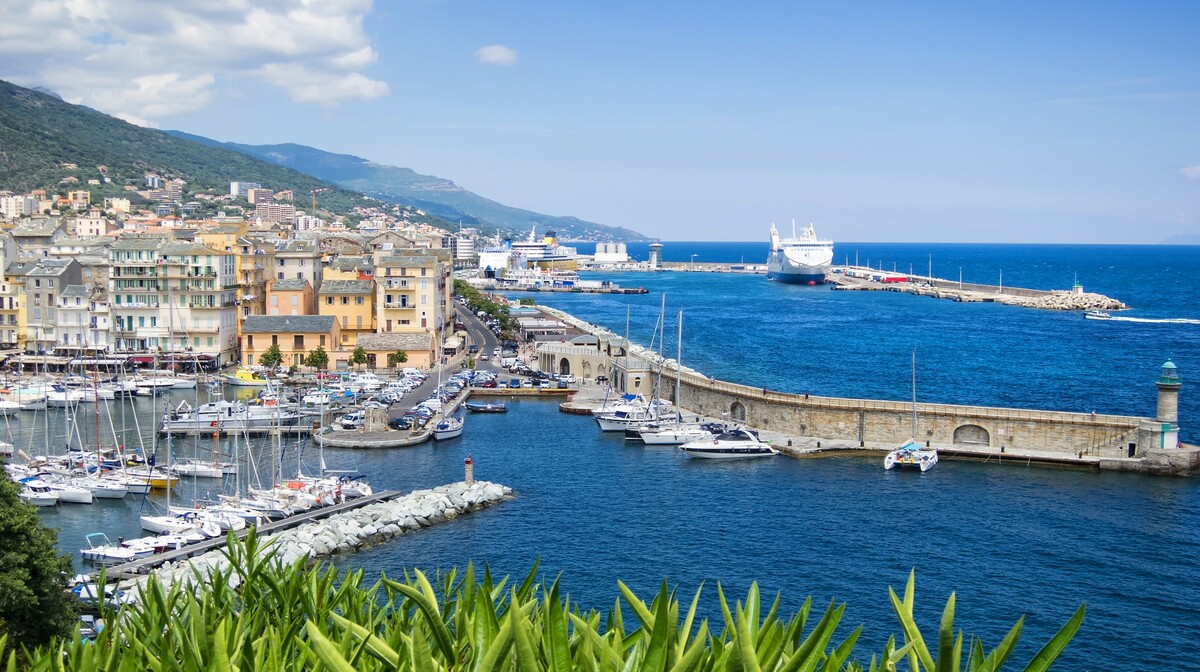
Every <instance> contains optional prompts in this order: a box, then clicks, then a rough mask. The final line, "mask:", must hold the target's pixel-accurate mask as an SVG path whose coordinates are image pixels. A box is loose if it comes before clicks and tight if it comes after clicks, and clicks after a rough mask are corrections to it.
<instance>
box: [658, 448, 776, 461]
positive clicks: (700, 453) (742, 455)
mask: <svg viewBox="0 0 1200 672" xmlns="http://www.w3.org/2000/svg"><path fill="white" fill-rule="evenodd" d="M679 449H680V450H681V451H683V453H684V454H685V455H687V456H688V457H692V458H699V459H704V460H746V459H750V458H755V457H773V456H774V455H775V454H776V452H775V451H774V450H772V449H770V448H763V447H760V446H688V445H687V444H684V445H682V446H680V447H679Z"/></svg>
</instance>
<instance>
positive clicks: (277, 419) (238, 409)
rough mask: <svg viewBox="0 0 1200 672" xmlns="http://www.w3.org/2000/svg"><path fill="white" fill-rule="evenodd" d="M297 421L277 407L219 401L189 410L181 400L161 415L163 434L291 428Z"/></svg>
mask: <svg viewBox="0 0 1200 672" xmlns="http://www.w3.org/2000/svg"><path fill="white" fill-rule="evenodd" d="M299 421H300V414H299V413H297V412H296V411H294V410H291V409H288V408H284V407H282V406H279V405H278V404H266V403H263V404H243V403H242V402H240V401H226V400H224V399H219V400H217V401H210V402H208V403H206V404H203V405H201V406H199V407H198V408H192V407H191V406H190V405H189V404H188V403H187V401H181V402H180V403H179V405H178V406H176V407H175V408H174V409H173V410H171V411H168V412H167V413H165V414H164V415H163V421H162V431H163V432H164V433H167V434H173V433H188V432H212V431H220V432H241V431H247V430H249V431H265V430H269V429H274V428H277V427H294V426H296V424H298V423H299Z"/></svg>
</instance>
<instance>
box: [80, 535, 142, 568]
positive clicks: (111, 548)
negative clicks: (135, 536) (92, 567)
mask: <svg viewBox="0 0 1200 672" xmlns="http://www.w3.org/2000/svg"><path fill="white" fill-rule="evenodd" d="M86 539H87V543H88V547H87V548H84V549H81V550H80V551H79V553H80V555H82V556H83V559H84V560H90V561H91V562H93V563H95V564H97V565H119V564H121V563H123V562H129V561H131V560H133V559H134V558H136V557H137V555H138V553H137V551H135V550H134V549H132V548H128V547H126V546H122V545H121V544H114V543H112V542H111V541H109V539H108V535H107V534H105V533H103V532H93V533H91V534H89V535H87V537H86Z"/></svg>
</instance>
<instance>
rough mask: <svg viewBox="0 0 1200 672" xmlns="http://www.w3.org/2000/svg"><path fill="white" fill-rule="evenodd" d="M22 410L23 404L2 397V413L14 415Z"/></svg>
mask: <svg viewBox="0 0 1200 672" xmlns="http://www.w3.org/2000/svg"><path fill="white" fill-rule="evenodd" d="M19 410H21V404H19V403H17V402H15V401H9V400H7V399H0V415H13V414H14V413H16V412H17V411H19Z"/></svg>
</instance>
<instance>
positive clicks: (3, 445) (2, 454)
mask: <svg viewBox="0 0 1200 672" xmlns="http://www.w3.org/2000/svg"><path fill="white" fill-rule="evenodd" d="M15 451H16V447H15V446H13V444H11V443H9V442H7V441H0V460H9V459H12V456H13V453H14V452H15Z"/></svg>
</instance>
